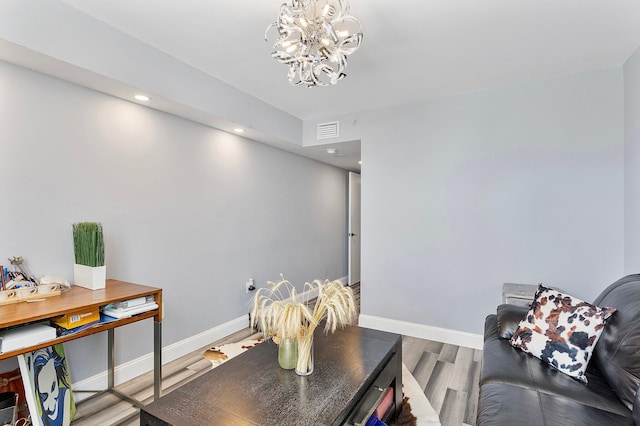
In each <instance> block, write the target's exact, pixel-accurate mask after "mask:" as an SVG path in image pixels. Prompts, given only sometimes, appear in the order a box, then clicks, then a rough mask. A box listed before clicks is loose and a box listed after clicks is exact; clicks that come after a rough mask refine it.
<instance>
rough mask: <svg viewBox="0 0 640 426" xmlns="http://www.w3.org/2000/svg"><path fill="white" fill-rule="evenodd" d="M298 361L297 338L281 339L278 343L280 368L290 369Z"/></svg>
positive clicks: (294, 366)
mask: <svg viewBox="0 0 640 426" xmlns="http://www.w3.org/2000/svg"><path fill="white" fill-rule="evenodd" d="M297 362H298V339H296V338H293V339H282V341H281V342H280V344H279V345H278V364H280V368H283V369H285V370H292V369H294V368H296V363H297Z"/></svg>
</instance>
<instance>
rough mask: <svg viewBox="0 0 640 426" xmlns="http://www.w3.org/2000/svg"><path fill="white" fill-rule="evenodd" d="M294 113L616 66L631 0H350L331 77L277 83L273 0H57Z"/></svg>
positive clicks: (632, 24)
mask: <svg viewBox="0 0 640 426" xmlns="http://www.w3.org/2000/svg"><path fill="white" fill-rule="evenodd" d="M63 1H64V2H65V3H67V4H68V5H71V6H73V7H75V8H77V9H79V10H81V11H83V12H85V13H87V14H89V15H92V16H93V17H95V18H97V19H99V20H101V21H104V22H105V23H107V24H109V25H111V26H113V27H115V28H117V29H119V30H121V31H123V32H125V33H128V34H130V35H132V36H134V37H135V38H138V39H140V40H142V41H144V42H146V43H147V44H150V45H152V46H154V47H156V48H157V49H159V50H162V51H164V52H165V53H168V54H170V55H172V56H174V57H176V58H178V59H181V60H182V61H184V62H186V63H188V64H190V65H192V66H194V67H196V68H198V69H200V70H202V71H205V72H206V73H208V74H211V75H212V76H214V77H216V78H218V79H220V80H223V81H225V82H227V83H229V84H231V85H232V86H235V87H236V88H239V89H241V90H243V91H245V92H248V93H250V94H252V95H254V96H256V97H257V98H259V99H262V100H263V101H266V102H267V103H269V104H271V105H274V106H276V107H278V108H280V109H282V110H284V111H287V112H288V113H290V114H292V115H294V116H297V117H299V118H301V119H308V118H318V117H322V116H326V115H327V114H336V113H337V114H341V113H349V112H354V111H359V110H363V109H373V108H381V107H386V106H389V105H398V104H404V103H410V102H414V101H419V100H424V99H429V98H434V97H443V96H448V95H452V94H459V93H464V92H469V91H474V90H478V89H484V88H489V87H496V86H505V85H512V84H518V83H525V82H530V81H535V80H544V79H549V78H553V77H559V76H566V75H572V74H576V73H580V72H585V71H592V70H597V69H603V68H608V67H613V66H620V65H622V64H623V63H624V62H625V61H626V60H627V58H629V56H631V54H632V53H633V52H634V51H635V49H637V48H638V47H639V46H640V1H638V0H591V1H585V0H483V1H478V0H395V1H391V0H351V2H350V4H351V14H352V15H354V16H355V17H357V18H358V19H359V20H360V21H361V23H362V25H363V32H364V41H363V44H362V46H361V48H360V49H359V50H358V51H357V52H356V53H354V54H353V55H352V56H351V57H350V58H349V66H348V68H347V78H346V79H344V80H342V81H341V82H339V83H338V85H337V86H334V87H320V88H311V89H307V88H303V87H297V86H291V85H289V83H288V82H287V81H286V71H287V68H286V66H285V65H282V64H279V63H278V62H276V61H275V60H274V59H272V58H271V57H270V55H269V53H270V49H271V45H272V43H267V42H265V41H264V31H265V29H266V27H267V26H268V24H270V23H271V22H273V21H274V20H275V18H276V16H277V11H278V8H279V5H280V4H281V3H282V2H283V0H242V1H240V0H208V1H207V0H180V1H177V0H173V1H169V0H165V1H157V0H109V1H105V0H63Z"/></svg>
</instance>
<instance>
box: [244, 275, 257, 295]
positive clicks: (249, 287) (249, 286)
mask: <svg viewBox="0 0 640 426" xmlns="http://www.w3.org/2000/svg"><path fill="white" fill-rule="evenodd" d="M255 289H256V286H255V285H253V278H249V281H247V282H246V283H245V290H246V292H247V293H251V292H252V291H253V290H255Z"/></svg>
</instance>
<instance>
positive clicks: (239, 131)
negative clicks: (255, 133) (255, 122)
mask: <svg viewBox="0 0 640 426" xmlns="http://www.w3.org/2000/svg"><path fill="white" fill-rule="evenodd" d="M233 131H234V132H236V133H244V129H241V128H240V127H236V128H235V129H233Z"/></svg>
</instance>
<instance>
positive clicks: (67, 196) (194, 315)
mask: <svg viewBox="0 0 640 426" xmlns="http://www.w3.org/2000/svg"><path fill="white" fill-rule="evenodd" d="M0 93H2V96H1V97H0V155H1V158H2V160H3V161H2V164H3V165H2V167H1V168H0V176H1V177H2V189H3V191H2V193H3V199H4V203H3V204H4V207H3V213H2V220H1V221H0V235H2V238H1V239H0V253H1V254H2V256H3V257H4V258H5V259H6V258H7V257H9V256H13V255H22V256H24V257H25V259H26V260H27V262H28V265H29V266H30V268H31V270H32V272H33V273H35V274H36V275H43V274H51V275H60V276H63V277H66V278H67V279H69V280H71V279H72V275H73V272H72V270H73V247H72V239H71V223H73V222H76V221H86V220H89V221H100V222H102V223H103V224H104V228H105V233H106V252H107V253H106V263H107V276H108V277H109V278H116V279H122V280H126V281H131V282H137V283H141V284H147V285H152V286H158V287H162V288H163V289H164V301H165V305H166V311H165V314H166V317H165V321H164V329H163V331H164V333H163V334H164V335H163V344H164V345H170V344H172V343H174V342H177V341H180V340H182V339H185V338H187V337H190V336H192V335H195V334H197V333H199V332H202V331H204V330H208V329H211V328H213V327H216V326H218V325H220V324H222V323H224V322H227V321H230V320H233V319H236V318H238V317H241V316H243V315H246V313H247V312H248V302H249V300H250V296H249V295H247V294H246V293H245V289H244V283H245V281H246V280H247V279H248V278H249V277H253V278H255V279H256V283H257V284H258V285H259V286H263V285H265V283H266V281H267V280H276V279H278V274H279V273H280V272H283V273H284V274H285V276H286V277H287V278H288V279H289V280H291V281H292V282H294V283H297V284H299V289H300V290H302V284H303V283H304V281H305V280H312V279H314V278H339V277H342V276H344V275H346V242H345V238H344V236H345V235H346V209H347V208H346V199H347V174H346V172H345V171H342V170H339V169H337V168H334V167H331V166H327V165H324V164H321V163H318V162H315V161H312V160H308V159H305V158H302V157H299V156H296V155H293V154H290V153H287V152H284V151H280V150H277V149H274V148H271V147H268V146H266V145H264V144H260V143H257V142H253V141H250V140H247V139H243V138H241V137H238V136H236V135H232V134H228V133H224V132H221V131H218V130H215V129H212V128H209V127H205V126H202V125H199V124H196V123H193V122H190V121H187V120H183V119H180V118H177V117H175V116H172V115H169V114H164V113H160V112H157V111H155V110H152V109H149V108H145V107H142V106H139V105H137V104H134V103H130V102H126V101H123V100H120V99H116V98H113V97H110V96H106V95H103V94H101V93H98V92H94V91H92V90H88V89H85V88H82V87H79V86H76V85H73V84H70V83H66V82H63V81H61V80H58V79H55V78H52V77H48V76H44V75H42V74H39V73H35V72H32V71H29V70H25V69H23V68H19V67H16V66H14V65H10V64H7V63H3V62H0ZM0 263H5V262H0ZM151 330H152V326H151V323H147V322H144V323H141V324H135V325H131V326H128V327H127V329H126V331H123V332H120V333H116V336H117V339H118V342H117V348H118V353H117V354H116V356H117V360H118V362H119V363H121V362H125V361H128V360H130V359H134V358H136V357H138V356H141V355H143V354H146V353H149V352H150V351H151V349H152V332H151ZM105 340H106V339H105V338H104V336H92V337H89V338H86V339H82V340H81V341H79V342H70V343H69V344H67V345H66V348H67V352H68V355H69V359H70V362H71V363H72V364H73V368H72V380H73V381H78V380H81V379H83V378H85V377H88V376H90V375H92V374H95V373H97V372H100V371H103V370H104V369H105V368H106V356H105V352H106V343H105ZM74 361H75V362H74Z"/></svg>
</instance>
